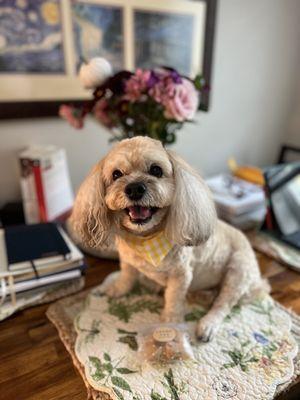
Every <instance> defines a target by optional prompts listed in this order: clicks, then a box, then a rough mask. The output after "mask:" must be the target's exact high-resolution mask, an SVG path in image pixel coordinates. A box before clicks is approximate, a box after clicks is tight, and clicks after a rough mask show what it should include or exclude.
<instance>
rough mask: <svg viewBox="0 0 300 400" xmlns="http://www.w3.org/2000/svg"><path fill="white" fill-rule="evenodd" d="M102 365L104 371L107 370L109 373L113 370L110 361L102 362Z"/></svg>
mask: <svg viewBox="0 0 300 400" xmlns="http://www.w3.org/2000/svg"><path fill="white" fill-rule="evenodd" d="M102 367H103V368H104V369H105V370H106V371H108V372H109V373H110V374H111V373H112V371H113V366H112V364H111V363H105V364H102Z"/></svg>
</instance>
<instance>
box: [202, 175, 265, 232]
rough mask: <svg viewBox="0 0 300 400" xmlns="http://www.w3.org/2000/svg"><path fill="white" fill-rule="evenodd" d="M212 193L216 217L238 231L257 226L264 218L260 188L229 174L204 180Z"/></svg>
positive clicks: (263, 196) (263, 203) (262, 194)
mask: <svg viewBox="0 0 300 400" xmlns="http://www.w3.org/2000/svg"><path fill="white" fill-rule="evenodd" d="M206 183H207V184H208V186H209V188H210V189H211V191H212V193H213V198H214V201H215V204H216V208H217V212H218V216H219V217H220V218H221V219H223V220H225V221H227V222H229V223H230V224H231V225H234V226H236V227H237V228H239V229H250V228H253V227H255V226H257V225H259V224H260V223H261V222H262V221H263V219H264V216H265V213H266V205H265V194H264V190H263V188H262V187H261V186H258V185H254V184H253V183H249V182H246V181H245V180H242V179H239V178H236V177H233V176H231V175H229V174H220V175H217V176H213V177H212V178H209V179H207V180H206Z"/></svg>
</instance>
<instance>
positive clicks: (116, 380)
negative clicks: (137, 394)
mask: <svg viewBox="0 0 300 400" xmlns="http://www.w3.org/2000/svg"><path fill="white" fill-rule="evenodd" d="M111 382H112V384H113V385H115V386H117V387H119V388H121V389H123V390H126V391H127V392H131V388H130V386H129V385H128V383H127V382H126V381H125V379H123V378H121V377H119V376H112V377H111Z"/></svg>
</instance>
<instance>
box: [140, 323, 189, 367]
mask: <svg viewBox="0 0 300 400" xmlns="http://www.w3.org/2000/svg"><path fill="white" fill-rule="evenodd" d="M138 341H139V353H140V356H141V358H142V360H143V361H148V362H150V363H159V364H169V363H173V362H175V361H180V360H189V359H193V351H192V348H191V345H190V343H189V335H188V333H187V332H186V331H185V327H184V325H182V324H181V325H178V324H162V325H149V326H147V327H146V328H145V329H144V330H142V331H141V332H140V333H139V335H138Z"/></svg>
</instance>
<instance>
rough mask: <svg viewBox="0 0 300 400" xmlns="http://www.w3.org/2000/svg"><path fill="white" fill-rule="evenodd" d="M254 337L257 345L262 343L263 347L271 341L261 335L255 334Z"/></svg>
mask: <svg viewBox="0 0 300 400" xmlns="http://www.w3.org/2000/svg"><path fill="white" fill-rule="evenodd" d="M253 336H254V339H255V340H256V341H257V343H260V344H262V345H263V346H264V345H266V344H268V343H269V340H268V339H267V338H266V337H265V336H264V335H262V334H261V333H258V332H254V333H253Z"/></svg>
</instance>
